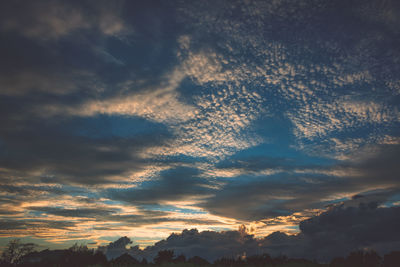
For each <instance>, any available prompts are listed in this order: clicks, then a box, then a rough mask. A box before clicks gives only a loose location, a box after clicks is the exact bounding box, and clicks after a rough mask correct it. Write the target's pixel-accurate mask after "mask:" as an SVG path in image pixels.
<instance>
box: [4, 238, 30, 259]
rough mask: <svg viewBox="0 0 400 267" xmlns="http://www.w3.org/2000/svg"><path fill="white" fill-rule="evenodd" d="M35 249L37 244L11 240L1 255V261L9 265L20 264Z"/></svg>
mask: <svg viewBox="0 0 400 267" xmlns="http://www.w3.org/2000/svg"><path fill="white" fill-rule="evenodd" d="M35 247H36V244H33V243H21V241H20V240H19V239H14V240H11V241H10V242H8V246H7V247H6V248H5V250H4V251H3V253H2V254H1V259H2V261H3V262H5V263H8V264H12V265H15V264H18V263H19V262H20V260H21V258H22V257H23V256H25V255H26V254H28V253H31V252H32V251H34V249H35Z"/></svg>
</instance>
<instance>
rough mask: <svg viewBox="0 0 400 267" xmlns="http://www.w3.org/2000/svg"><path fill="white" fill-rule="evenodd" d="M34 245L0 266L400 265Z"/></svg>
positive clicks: (391, 256)
mask: <svg viewBox="0 0 400 267" xmlns="http://www.w3.org/2000/svg"><path fill="white" fill-rule="evenodd" d="M34 249H35V246H34V245H33V244H21V243H19V241H18V240H14V241H11V242H10V244H9V246H8V247H7V248H6V249H5V250H4V251H3V253H2V255H1V259H0V266H7V267H11V266H21V267H47V266H55V267H84V266H85V267H86V266H92V267H95V266H97V267H117V266H118V267H128V266H132V267H159V266H161V267H273V266H276V267H323V266H324V267H400V251H393V252H391V253H388V254H385V255H383V256H380V255H379V254H377V253H376V252H375V251H372V250H369V251H354V252H351V253H349V255H347V257H343V258H341V257H339V258H335V259H333V260H332V261H331V262H330V263H324V264H322V263H318V262H317V261H311V260H307V259H291V258H288V257H286V256H279V257H271V256H270V255H268V254H262V255H252V256H248V257H237V258H220V259H217V260H215V261H214V262H212V263H211V262H208V261H207V260H205V259H203V258H201V257H198V256H194V257H192V258H188V259H187V258H186V257H185V256H184V255H178V256H176V255H174V251H172V250H162V251H159V252H158V254H157V255H156V257H155V258H154V259H153V261H152V262H148V261H147V260H146V259H141V260H138V259H135V258H134V257H132V256H130V255H129V254H123V255H120V256H119V257H117V258H114V259H110V260H108V259H107V258H106V256H105V255H104V254H103V253H102V252H100V251H96V250H93V249H88V248H87V247H86V246H84V245H81V246H78V245H74V246H73V247H71V248H69V249H64V250H42V251H40V252H38V251H34Z"/></svg>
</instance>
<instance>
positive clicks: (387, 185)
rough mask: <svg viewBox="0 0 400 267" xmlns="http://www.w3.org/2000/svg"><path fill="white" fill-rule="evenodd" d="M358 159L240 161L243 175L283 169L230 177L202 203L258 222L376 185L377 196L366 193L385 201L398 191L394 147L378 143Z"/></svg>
mask: <svg viewBox="0 0 400 267" xmlns="http://www.w3.org/2000/svg"><path fill="white" fill-rule="evenodd" d="M358 157H360V158H357V159H354V161H348V162H345V163H343V162H342V163H339V164H333V165H328V166H325V167H321V166H319V167H317V166H307V165H297V166H296V165H288V164H286V163H282V162H279V161H281V160H270V161H268V162H266V163H263V161H251V162H250V163H247V162H240V165H241V166H244V167H240V169H241V170H243V169H245V173H246V172H247V173H252V172H256V171H260V170H262V169H263V168H262V166H263V165H265V166H266V168H265V169H269V168H272V169H281V170H282V171H281V172H280V173H278V174H274V175H270V176H262V175H261V176H258V177H253V178H251V180H250V179H245V180H243V179H237V180H236V179H234V180H231V181H229V182H227V184H226V185H225V186H224V187H223V190H220V191H216V192H215V195H214V196H213V197H210V198H208V199H207V201H205V202H204V203H203V204H202V206H203V207H204V208H205V209H206V210H208V211H210V212H211V213H214V214H218V215H221V216H228V217H233V218H237V219H244V220H259V219H262V218H267V217H274V216H279V215H289V214H292V213H293V212H298V211H302V210H305V209H307V208H323V207H324V206H325V205H329V201H327V200H326V199H332V200H334V199H340V198H341V197H340V195H341V194H352V193H353V192H364V191H371V190H374V189H380V188H381V189H382V190H381V192H380V193H379V194H371V195H368V196H366V197H368V198H376V199H378V198H379V199H385V200H386V199H388V198H390V196H393V195H395V194H397V193H398V192H399V191H400V183H399V180H398V177H399V175H400V167H399V165H398V164H397V162H396V159H397V158H398V157H400V147H399V146H398V145H382V146H380V147H379V148H378V151H377V152H374V153H372V154H366V155H358ZM260 162H261V164H259V163H260ZM277 162H278V163H277ZM283 162H288V161H287V160H284V161H283ZM232 166H237V164H236V163H233V164H232V165H230V167H232ZM335 171H337V172H338V174H335V173H334V172H335ZM346 172H348V174H350V173H351V172H356V173H357V175H356V176H347V175H346ZM382 185H384V186H383V188H382ZM324 199H325V200H324ZM364 201H367V200H364Z"/></svg>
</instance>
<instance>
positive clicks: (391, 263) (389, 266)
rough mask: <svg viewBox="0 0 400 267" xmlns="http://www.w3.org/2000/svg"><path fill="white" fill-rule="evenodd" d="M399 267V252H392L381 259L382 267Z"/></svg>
mask: <svg viewBox="0 0 400 267" xmlns="http://www.w3.org/2000/svg"><path fill="white" fill-rule="evenodd" d="M398 266H400V251H392V252H390V253H389V254H386V255H385V256H384V258H383V267H398Z"/></svg>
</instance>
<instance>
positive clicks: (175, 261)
mask: <svg viewBox="0 0 400 267" xmlns="http://www.w3.org/2000/svg"><path fill="white" fill-rule="evenodd" d="M183 262H186V257H185V255H183V254H181V255H179V256H178V257H176V258H175V259H174V263H183Z"/></svg>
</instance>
